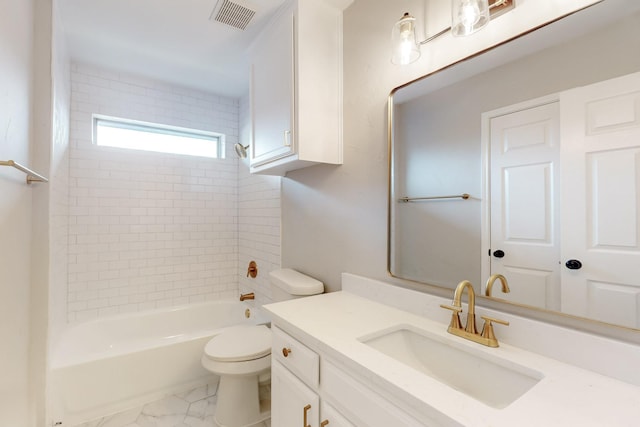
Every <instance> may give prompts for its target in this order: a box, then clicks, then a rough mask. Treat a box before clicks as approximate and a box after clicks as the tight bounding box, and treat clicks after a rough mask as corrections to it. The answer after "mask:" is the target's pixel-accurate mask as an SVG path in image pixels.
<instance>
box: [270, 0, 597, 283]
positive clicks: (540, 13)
mask: <svg viewBox="0 0 640 427" xmlns="http://www.w3.org/2000/svg"><path fill="white" fill-rule="evenodd" d="M442 3H443V4H442V6H441V7H447V5H446V4H445V3H446V2H442ZM590 3H593V1H587V0H582V1H580V0H565V1H557V0H539V1H531V0H526V1H522V0H521V1H520V2H519V6H518V7H517V8H516V9H515V10H514V11H512V12H510V13H509V14H507V15H504V16H503V17H501V18H499V19H497V20H495V21H494V22H492V23H491V26H490V27H489V28H487V29H486V30H484V31H482V32H480V33H477V34H476V35H474V36H473V37H470V38H465V39H454V38H453V37H452V36H450V35H446V36H443V37H441V38H439V39H437V40H436V41H434V42H431V43H429V44H427V45H425V46H423V48H422V57H421V58H420V60H419V61H417V62H416V63H414V64H411V65H409V66H406V67H398V66H394V65H392V64H391V63H390V59H389V58H390V32H391V27H392V26H393V24H394V22H395V21H396V20H397V19H399V18H400V16H402V13H403V12H405V11H410V12H411V13H412V14H413V15H414V16H416V17H418V19H420V17H421V16H423V15H424V13H423V9H422V8H423V5H424V2H422V1H417V0H407V1H402V2H390V1H386V0H368V1H365V0H355V2H354V3H353V4H352V5H351V6H350V7H349V8H348V9H347V10H346V11H345V14H344V102H345V107H344V141H345V148H344V164H343V165H342V166H325V165H321V166H314V167H311V168H307V169H302V170H299V171H295V172H292V173H290V174H289V175H288V176H287V177H286V178H284V179H283V180H282V265H283V267H292V268H296V269H298V270H300V271H301V272H304V273H307V274H309V275H312V276H314V277H317V278H318V279H320V280H322V281H324V282H325V284H326V287H327V289H328V290H331V291H335V290H338V289H340V274H341V273H342V272H350V273H355V274H360V275H364V276H368V277H372V278H378V279H387V278H388V276H387V273H386V250H387V246H386V245H387V237H386V235H387V231H386V229H387V224H386V220H387V140H386V132H387V127H386V103H387V97H388V95H389V93H390V91H391V89H393V88H394V87H396V86H398V85H400V84H402V83H405V82H407V81H410V80H412V79H414V78H417V77H419V76H421V75H424V74H427V73H429V72H431V71H434V70H437V69H439V68H441V67H443V66H445V65H446V64H449V63H452V62H454V61H456V60H458V59H460V58H464V57H466V56H468V55H469V54H471V53H473V52H476V51H479V50H482V49H484V48H486V47H488V46H491V45H494V44H496V43H497V42H499V41H502V40H504V39H508V38H510V37H511V36H514V35H516V34H519V33H521V32H523V31H525V30H527V29H530V28H533V27H535V26H536V25H538V24H540V23H542V22H546V21H549V20H551V19H553V18H555V17H557V16H561V15H563V14H565V13H567V12H569V11H571V10H575V9H577V8H580V7H582V6H585V5H587V4H590ZM507 17H508V19H504V18H507ZM420 31H421V29H420V28H419V31H418V33H420ZM428 32H429V33H433V32H434V31H432V29H429V30H428ZM301 114H304V112H301Z"/></svg>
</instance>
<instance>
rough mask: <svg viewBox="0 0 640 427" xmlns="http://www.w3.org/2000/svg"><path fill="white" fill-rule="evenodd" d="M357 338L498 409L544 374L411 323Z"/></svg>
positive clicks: (533, 384) (509, 402) (525, 390)
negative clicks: (467, 346) (416, 326)
mask: <svg viewBox="0 0 640 427" xmlns="http://www.w3.org/2000/svg"><path fill="white" fill-rule="evenodd" d="M360 341H361V342H362V343H364V344H366V345H368V346H369V347H371V348H374V349H376V350H378V351H380V352H382V353H384V354H386V355H387V356H389V357H391V358H393V359H395V360H397V361H398V362H401V363H403V364H405V365H407V366H409V367H411V368H413V369H415V370H417V371H419V372H420V373H422V374H424V375H428V376H429V377H431V378H433V379H436V380H438V381H439V382H441V383H444V384H446V385H448V386H449V387H452V388H454V389H456V390H458V391H460V392H462V393H464V394H466V395H467V396H469V397H472V398H474V399H476V400H479V401H480V402H482V403H484V404H486V405H489V406H491V407H493V408H497V409H503V408H506V407H507V406H508V405H510V404H511V403H512V402H514V401H515V400H516V399H518V398H519V397H520V396H522V395H523V394H524V393H526V392H527V391H528V390H530V389H531V388H532V387H533V386H535V385H536V384H537V383H538V382H539V381H540V380H541V379H542V378H543V375H542V374H541V373H540V372H537V371H534V370H532V369H530V368H527V367H525V366H521V365H518V364H516V363H514V362H512V361H510V360H507V359H502V358H499V357H492V356H491V355H489V354H486V352H483V351H478V352H474V351H473V350H472V349H469V348H466V346H461V345H456V344H459V343H455V342H453V338H452V340H451V342H449V340H447V339H445V338H442V337H438V336H435V335H434V336H431V335H430V334H428V333H427V332H425V331H421V330H419V329H416V328H413V327H411V326H405V325H402V326H396V327H394V328H392V329H389V330H385V331H381V332H378V333H374V334H371V335H368V336H365V337H362V338H360ZM474 345H475V344H474Z"/></svg>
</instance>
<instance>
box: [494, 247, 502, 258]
mask: <svg viewBox="0 0 640 427" xmlns="http://www.w3.org/2000/svg"><path fill="white" fill-rule="evenodd" d="M493 256H494V257H496V258H502V257H503V256H504V251H501V250H500V249H498V250H497V251H493Z"/></svg>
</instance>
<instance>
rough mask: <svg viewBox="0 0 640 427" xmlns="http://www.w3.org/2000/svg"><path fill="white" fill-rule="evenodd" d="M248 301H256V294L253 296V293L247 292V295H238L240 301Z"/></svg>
mask: <svg viewBox="0 0 640 427" xmlns="http://www.w3.org/2000/svg"><path fill="white" fill-rule="evenodd" d="M248 299H256V294H254V293H253V292H249V293H248V294H240V301H244V300H248Z"/></svg>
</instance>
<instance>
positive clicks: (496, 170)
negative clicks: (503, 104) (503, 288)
mask: <svg viewBox="0 0 640 427" xmlns="http://www.w3.org/2000/svg"><path fill="white" fill-rule="evenodd" d="M501 111H503V114H501V115H498V116H493V115H494V114H498V113H487V114H488V116H489V131H490V134H489V144H490V146H489V168H488V169H489V171H490V174H489V184H490V186H489V188H490V197H489V198H490V200H491V206H490V212H491V214H490V217H491V220H490V254H489V255H490V258H491V261H490V270H491V271H490V273H491V274H495V273H500V274H503V275H504V276H505V277H507V279H508V280H509V284H510V288H511V292H510V293H509V294H499V290H498V288H494V293H493V295H494V296H495V297H498V298H504V299H507V300H510V301H513V302H518V303H523V304H528V305H534V306H537V307H542V308H547V309H553V310H557V309H558V308H559V307H558V305H559V304H558V301H559V292H560V267H559V261H560V234H559V227H558V222H559V219H560V216H559V213H558V202H559V200H558V197H559V189H560V187H559V185H560V182H559V161H560V147H559V146H560V139H559V136H560V135H559V120H558V118H559V107H558V103H557V102H549V101H547V103H546V104H543V105H536V106H531V104H529V105H517V106H513V107H507V108H506V109H503V110H501ZM492 116H493V117H492ZM485 280H486V278H485Z"/></svg>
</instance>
